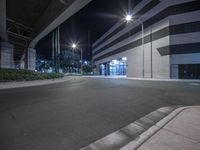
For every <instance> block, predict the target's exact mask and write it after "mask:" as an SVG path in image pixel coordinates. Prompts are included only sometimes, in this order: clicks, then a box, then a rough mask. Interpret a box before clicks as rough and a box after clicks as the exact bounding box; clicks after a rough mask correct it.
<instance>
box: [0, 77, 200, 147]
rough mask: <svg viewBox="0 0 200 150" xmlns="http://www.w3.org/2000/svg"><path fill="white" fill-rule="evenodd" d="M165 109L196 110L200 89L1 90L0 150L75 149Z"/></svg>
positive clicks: (79, 82) (76, 83) (86, 84)
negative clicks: (162, 108) (172, 107)
mask: <svg viewBox="0 0 200 150" xmlns="http://www.w3.org/2000/svg"><path fill="white" fill-rule="evenodd" d="M169 105H200V85H199V84H193V83H181V82H161V81H137V80H126V79H91V78H77V79H76V80H73V81H67V82H63V83H58V84H52V85H44V86H37V87H28V88H27V87H26V88H18V89H9V90H0V150H77V149H79V148H81V147H83V146H86V145H88V144H90V143H91V142H94V141H95V140H97V139H99V138H102V137H103V136H105V135H107V134H109V133H111V132H114V131H116V130H118V129H120V128H122V127H124V126H126V125H128V124H129V123H131V122H133V121H135V120H137V119H139V118H140V117H142V116H144V115H146V114H148V113H150V112H151V111H154V110H155V109H157V108H160V107H164V106H169Z"/></svg>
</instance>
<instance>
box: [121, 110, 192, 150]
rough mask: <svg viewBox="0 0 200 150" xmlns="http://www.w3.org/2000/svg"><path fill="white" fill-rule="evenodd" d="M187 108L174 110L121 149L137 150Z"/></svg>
mask: <svg viewBox="0 0 200 150" xmlns="http://www.w3.org/2000/svg"><path fill="white" fill-rule="evenodd" d="M185 109H188V107H180V108H178V109H176V110H174V111H173V112H171V113H170V114H169V115H168V116H166V117H165V118H163V119H162V120H160V121H159V122H158V123H156V124H155V125H154V126H152V127H151V128H149V129H148V130H147V131H145V132H144V133H142V134H141V135H140V136H139V137H138V138H137V139H135V140H133V141H131V142H130V143H128V144H127V145H125V146H124V147H123V148H121V149H120V150H135V149H137V148H139V147H140V146H141V145H142V144H143V143H144V142H145V141H147V140H148V139H149V138H151V137H152V136H153V135H154V134H155V133H157V132H158V131H159V130H160V129H161V128H163V127H164V126H165V125H166V124H167V123H168V122H170V121H171V120H172V119H174V118H175V117H176V116H177V115H178V114H179V113H181V112H182V111H183V110H185Z"/></svg>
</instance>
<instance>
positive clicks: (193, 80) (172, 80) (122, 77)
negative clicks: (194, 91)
mask: <svg viewBox="0 0 200 150" xmlns="http://www.w3.org/2000/svg"><path fill="white" fill-rule="evenodd" d="M83 77H84V78H102V79H127V80H141V81H165V82H197V83H200V80H198V79H152V78H131V77H126V76H83Z"/></svg>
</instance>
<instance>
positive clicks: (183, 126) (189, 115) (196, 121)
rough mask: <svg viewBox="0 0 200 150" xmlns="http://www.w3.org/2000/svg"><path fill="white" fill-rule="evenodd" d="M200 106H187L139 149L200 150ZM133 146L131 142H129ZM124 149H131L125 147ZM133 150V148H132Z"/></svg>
mask: <svg viewBox="0 0 200 150" xmlns="http://www.w3.org/2000/svg"><path fill="white" fill-rule="evenodd" d="M199 116H200V107H186V108H185V109H184V110H183V111H181V112H180V113H179V114H178V115H177V116H176V117H175V118H173V119H172V120H171V121H170V122H169V123H167V124H166V125H165V126H164V127H162V128H161V130H159V131H158V132H157V133H155V134H154V135H153V136H152V137H151V138H149V139H148V140H147V141H146V142H145V143H143V144H142V145H141V146H140V147H139V148H138V150H161V149H162V150H199V149H200V117H199ZM129 144H130V145H129V146H130V147H131V143H129ZM122 150H130V148H128V146H127V147H125V148H124V149H122ZM131 150H133V149H132V148H131Z"/></svg>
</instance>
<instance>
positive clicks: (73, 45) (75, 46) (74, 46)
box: [72, 43, 83, 75]
mask: <svg viewBox="0 0 200 150" xmlns="http://www.w3.org/2000/svg"><path fill="white" fill-rule="evenodd" d="M76 48H77V45H76V44H75V43H73V44H72V49H76ZM80 51H81V75H83V49H82V48H80Z"/></svg>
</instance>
